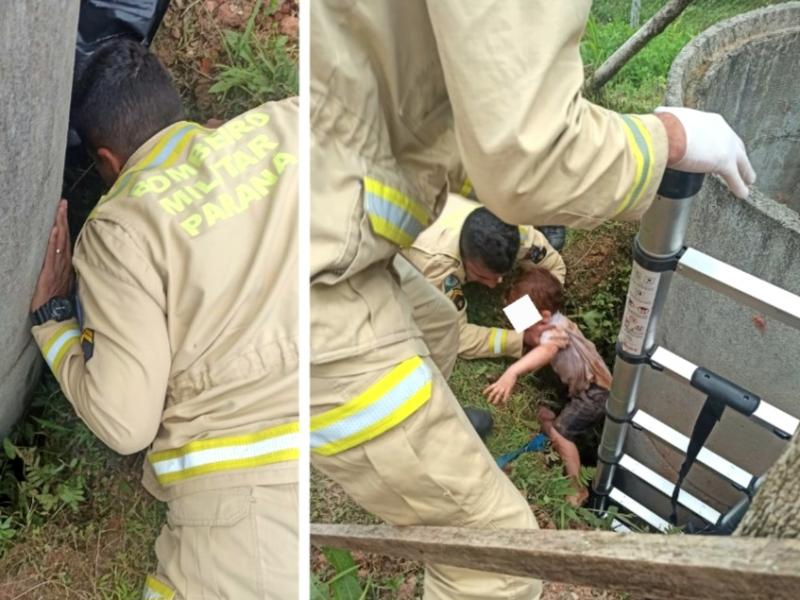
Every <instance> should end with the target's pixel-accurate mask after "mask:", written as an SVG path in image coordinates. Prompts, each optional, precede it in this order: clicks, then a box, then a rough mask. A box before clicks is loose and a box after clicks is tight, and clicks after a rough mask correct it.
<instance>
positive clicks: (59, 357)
mask: <svg viewBox="0 0 800 600" xmlns="http://www.w3.org/2000/svg"><path fill="white" fill-rule="evenodd" d="M80 337H81V330H80V329H79V328H78V325H77V324H76V323H67V324H65V325H62V326H61V327H59V328H58V329H56V331H55V333H54V334H53V335H52V336H51V337H50V339H49V340H47V343H46V344H45V345H44V346H43V347H42V354H43V355H44V359H45V360H46V361H47V365H48V366H49V367H50V370H52V371H53V373H56V374H57V373H58V369H59V367H60V366H61V362H62V361H63V360H64V356H66V354H67V352H68V351H69V349H70V348H71V347H72V346H74V345H75V344H77V343H78V339H79V338H80Z"/></svg>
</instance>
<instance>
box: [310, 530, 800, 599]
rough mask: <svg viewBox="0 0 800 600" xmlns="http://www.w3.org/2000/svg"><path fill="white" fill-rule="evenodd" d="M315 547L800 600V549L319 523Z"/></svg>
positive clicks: (578, 580)
mask: <svg viewBox="0 0 800 600" xmlns="http://www.w3.org/2000/svg"><path fill="white" fill-rule="evenodd" d="M311 542H312V544H314V545H315V546H332V547H338V548H347V549H350V550H359V551H363V552H371V553H376V554H383V555H386V556H395V557H401V558H407V559H411V560H415V561H420V562H433V563H436V562H438V563H444V564H450V565H453V566H458V567H468V568H472V569H479V570H484V571H486V570H488V571H494V572H498V573H507V574H510V575H523V576H532V577H538V578H541V579H545V580H549V581H559V582H564V583H572V584H577V585H590V586H594V587H599V588H605V589H612V590H619V591H625V592H630V593H633V594H644V595H645V596H646V597H648V598H715V599H719V598H736V599H737V600H741V599H742V598H747V599H748V600H754V599H755V600H759V599H762V598H763V599H764V600H767V599H770V600H773V599H782V598H787V599H789V598H792V599H796V598H800V540H790V539H772V538H733V537H722V536H696V535H659V534H644V533H614V532H609V531H575V530H565V531H557V530H548V529H543V530H480V529H459V528H451V527H403V528H395V527H389V526H386V525H328V524H314V523H312V524H311Z"/></svg>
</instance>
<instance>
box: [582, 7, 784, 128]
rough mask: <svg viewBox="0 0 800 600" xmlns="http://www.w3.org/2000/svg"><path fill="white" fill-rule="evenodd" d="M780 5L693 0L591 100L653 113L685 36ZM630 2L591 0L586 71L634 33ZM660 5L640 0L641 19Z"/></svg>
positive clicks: (584, 50)
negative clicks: (737, 16)
mask: <svg viewBox="0 0 800 600" xmlns="http://www.w3.org/2000/svg"><path fill="white" fill-rule="evenodd" d="M779 3H780V2H776V1H775V0H695V2H693V3H692V4H690V5H689V6H688V7H687V8H686V10H685V11H684V12H683V13H682V14H681V15H680V16H679V17H678V18H677V19H676V20H675V21H674V22H673V23H672V24H670V26H669V27H667V29H666V30H665V31H664V32H663V33H661V35H659V36H658V37H656V38H655V39H653V40H651V41H650V42H649V43H648V44H647V46H645V47H644V48H643V49H642V50H641V51H640V52H639V53H638V54H637V55H636V56H634V57H633V58H632V59H631V60H630V61H629V62H628V63H627V64H626V65H625V66H624V67H623V68H622V69H621V70H620V72H619V73H617V74H616V75H615V76H614V78H613V79H611V81H609V82H608V83H607V84H606V85H605V87H604V88H603V89H602V90H601V91H600V94H599V95H598V97H596V98H593V100H595V101H597V102H599V103H600V104H603V105H604V106H608V107H609V108H613V109H614V110H618V111H620V112H631V113H637V112H638V113H641V112H649V111H651V110H652V109H653V108H655V107H656V106H658V105H659V104H660V103H661V101H662V99H663V97H664V91H665V89H666V82H667V73H668V71H669V66H670V65H671V64H672V61H673V60H674V59H675V57H676V56H677V55H678V53H679V52H680V51H681V48H683V47H684V46H685V45H686V43H687V42H689V40H691V39H692V38H693V37H695V36H696V35H697V34H698V33H700V32H701V31H703V30H705V29H707V28H708V27H710V26H711V25H713V24H714V23H717V22H719V21H722V20H723V19H727V18H729V17H732V16H734V15H737V14H740V13H743V12H747V11H750V10H755V9H756V8H761V7H763V6H768V5H770V4H779ZM630 5H631V3H630V0H603V1H596V2H594V4H593V6H592V14H591V18H590V20H589V23H588V25H587V27H586V34H585V35H584V39H583V43H582V44H581V55H582V56H583V61H584V64H585V66H586V70H587V72H592V71H594V70H595V69H597V68H598V67H599V66H600V65H601V64H602V63H603V61H605V59H606V58H608V57H609V56H611V54H612V53H613V52H614V50H616V49H617V48H618V47H619V46H620V45H622V43H623V42H624V41H625V40H627V39H628V38H629V37H630V36H631V35H633V33H634V32H635V29H634V28H631V27H630V25H629V23H628V14H629V10H630ZM663 5H664V0H643V1H642V10H641V23H644V22H645V21H646V20H647V19H649V18H650V17H651V16H653V14H654V13H655V12H656V11H657V10H658V9H659V8H661V7H662V6H663Z"/></svg>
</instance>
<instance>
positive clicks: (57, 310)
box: [50, 298, 74, 321]
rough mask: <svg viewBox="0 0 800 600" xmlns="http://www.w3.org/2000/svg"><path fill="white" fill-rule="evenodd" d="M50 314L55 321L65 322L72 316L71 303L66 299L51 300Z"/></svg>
mask: <svg viewBox="0 0 800 600" xmlns="http://www.w3.org/2000/svg"><path fill="white" fill-rule="evenodd" d="M50 314H51V315H52V316H53V319H55V320H56V321H65V320H66V319H69V318H70V317H71V316H73V314H74V313H73V310H72V302H70V301H69V299H68V298H53V299H52V300H51V301H50Z"/></svg>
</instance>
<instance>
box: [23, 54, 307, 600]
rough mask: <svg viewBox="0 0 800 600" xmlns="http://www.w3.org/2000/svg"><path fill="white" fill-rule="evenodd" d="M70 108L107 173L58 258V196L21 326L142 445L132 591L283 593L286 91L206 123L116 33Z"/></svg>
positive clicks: (292, 364) (287, 508) (289, 357)
mask: <svg viewBox="0 0 800 600" xmlns="http://www.w3.org/2000/svg"><path fill="white" fill-rule="evenodd" d="M71 113H72V120H73V124H74V126H75V128H76V130H77V131H78V133H79V135H80V136H81V138H82V139H83V140H84V142H85V143H86V144H87V146H88V148H89V150H90V152H91V153H92V154H93V156H94V158H95V160H96V164H97V167H98V170H99V171H100V173H101V175H102V176H103V178H104V179H105V180H106V182H107V183H108V184H109V185H110V186H111V188H110V190H109V191H108V193H107V194H106V195H105V196H103V197H102V198H101V199H100V201H99V203H98V205H97V206H96V208H95V209H94V211H93V212H92V214H91V215H90V217H89V219H88V220H87V222H86V224H85V225H84V227H83V229H82V231H81V232H80V234H79V236H78V239H77V241H76V244H75V249H74V256H73V257H72V260H71V261H70V245H69V237H68V230H67V223H66V206H65V203H64V202H63V201H62V203H61V205H60V206H59V209H58V214H57V218H56V224H55V226H54V228H53V230H52V233H51V236H50V239H49V243H48V247H47V254H46V257H45V261H44V266H43V268H42V272H41V275H40V277H39V282H38V284H37V288H36V290H35V295H34V297H33V300H32V304H31V307H32V311H33V312H32V320H33V322H34V327H33V336H34V338H35V339H36V342H37V343H38V345H39V347H40V348H41V351H42V354H43V355H44V357H45V359H46V361H47V363H48V365H49V366H50V369H51V370H52V371H53V373H54V374H55V377H56V378H57V380H58V382H59V384H60V385H61V388H62V390H63V392H64V394H65V396H66V397H67V399H68V400H69V402H70V403H71V404H72V405H73V406H74V408H75V411H76V412H77V413H78V415H79V416H80V417H81V418H82V419H83V421H84V422H85V423H86V424H87V426H88V427H89V428H90V429H91V430H92V431H93V432H94V433H95V435H97V436H98V437H99V438H100V439H101V440H102V441H103V442H104V443H106V444H107V445H108V446H110V447H111V448H112V449H113V450H115V451H116V452H119V453H121V454H131V453H134V452H138V451H140V450H142V449H145V448H147V447H150V448H149V451H148V453H147V458H146V461H145V466H144V478H143V481H144V485H145V487H146V488H147V490H148V491H149V492H150V493H152V494H153V495H154V496H155V497H156V498H158V499H160V500H162V501H165V502H166V503H167V505H168V515H167V524H166V525H165V526H164V527H163V529H162V531H161V534H160V536H159V537H158V540H157V541H156V548H155V550H156V555H157V558H158V567H157V572H155V573H153V574H152V575H150V576H148V577H147V579H146V582H145V593H144V597H145V598H175V599H178V598H198V597H204V598H210V597H214V598H236V599H237V600H239V599H245V600H247V599H253V600H256V599H259V600H260V599H263V598H275V599H278V598H280V599H285V598H296V597H297V585H296V579H297V554H296V548H297V539H296V538H297V525H298V524H297V520H298V515H297V496H296V494H297V487H296V486H297V465H296V460H297V456H298V447H299V446H298V441H297V436H298V425H297V391H296V385H297V378H296V372H297V351H296V342H297V325H296V321H297V315H296V302H294V301H290V302H287V301H286V299H287V298H295V297H296V293H295V292H296V287H297V286H296V279H297V264H296V257H297V251H296V231H297V223H296V204H297V140H296V138H297V134H296V131H297V118H298V106H297V102H296V101H295V100H292V99H290V100H284V101H281V102H275V103H267V104H264V105H262V106H260V107H258V108H255V109H253V110H251V111H249V112H246V113H244V114H243V115H241V116H239V117H237V118H234V119H232V120H230V121H228V122H227V123H226V124H224V125H222V126H221V127H220V128H219V129H217V130H212V129H206V128H204V127H201V126H200V125H198V124H196V123H192V122H189V121H186V120H184V112H183V108H182V106H181V101H180V98H179V96H178V94H177V92H176V90H175V89H174V87H173V85H172V82H171V80H170V78H169V76H168V74H167V72H166V71H165V70H164V69H163V67H162V66H161V65H160V64H159V63H158V61H157V59H156V58H155V57H154V56H153V55H152V54H150V53H149V52H148V51H147V50H146V49H145V48H144V47H143V46H141V45H139V44H135V43H132V42H127V41H114V42H109V43H108V44H106V45H104V46H103V47H101V48H100V49H98V50H97V51H96V52H95V53H94V55H93V56H92V58H91V59H90V62H89V63H88V64H87V65H86V67H85V68H84V69H83V72H82V74H81V75H80V78H79V80H78V85H77V86H76V90H75V94H74V97H73V103H72V110H71ZM70 262H71V263H72V266H74V270H75V279H76V281H75V285H76V290H77V291H76V295H75V296H74V300H73V299H71V298H69V297H68V292H69V287H70V273H71V264H70Z"/></svg>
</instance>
